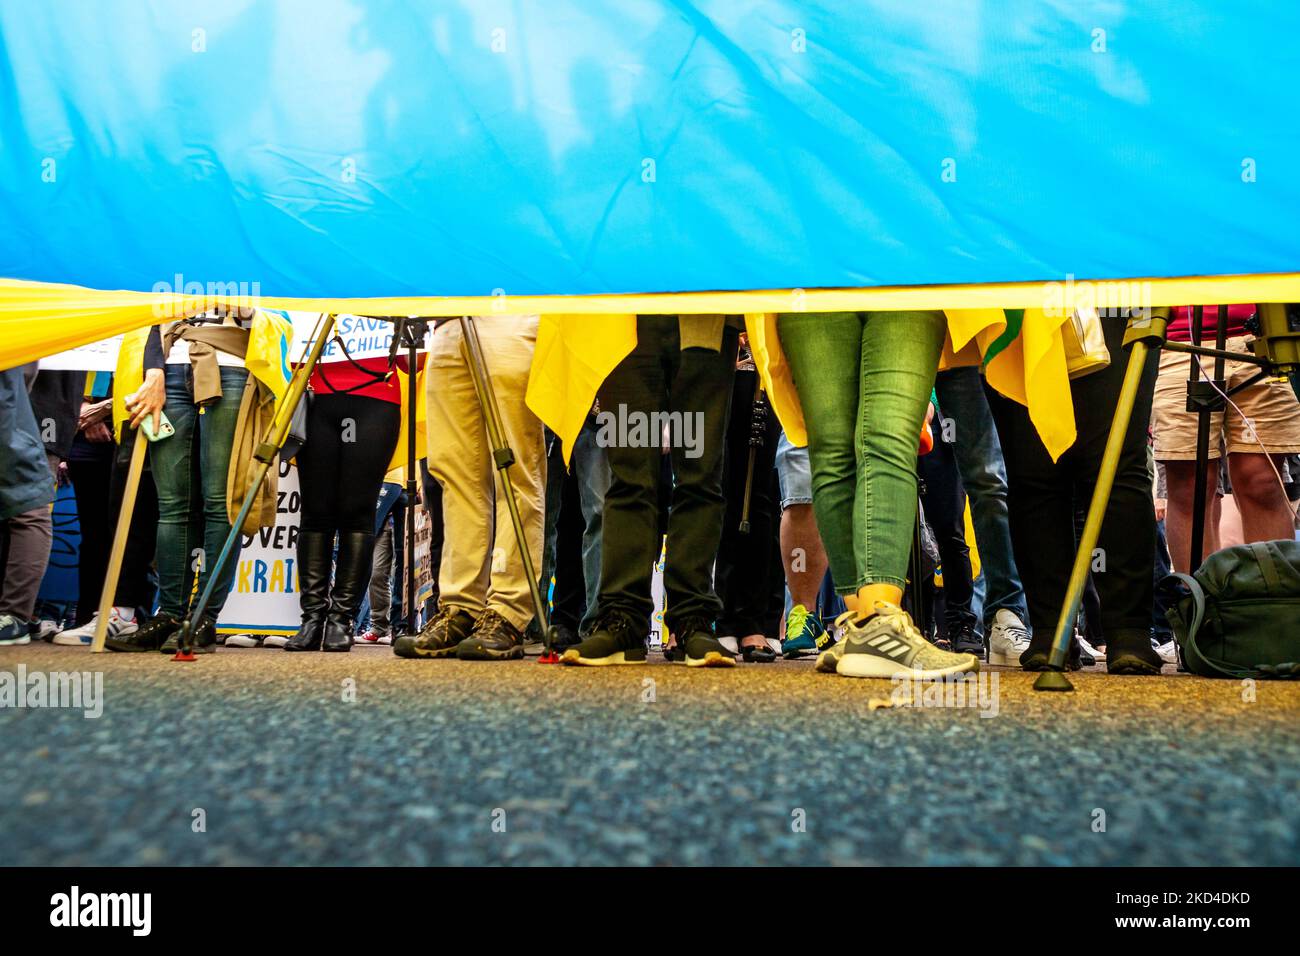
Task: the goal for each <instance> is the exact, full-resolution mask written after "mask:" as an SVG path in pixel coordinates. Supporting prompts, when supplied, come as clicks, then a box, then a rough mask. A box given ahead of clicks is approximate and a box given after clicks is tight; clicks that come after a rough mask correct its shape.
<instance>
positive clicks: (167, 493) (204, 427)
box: [149, 365, 248, 620]
mask: <svg viewBox="0 0 1300 956" xmlns="http://www.w3.org/2000/svg"><path fill="white" fill-rule="evenodd" d="M164 376H165V387H166V394H167V398H166V402H165V404H164V405H163V412H164V414H166V416H167V418H168V419H169V420H170V421H171V423H172V427H173V428H175V429H176V434H174V435H172V436H171V437H170V438H164V439H162V440H160V441H156V442H152V443H150V445H149V465H150V468H151V469H152V471H153V478H154V484H155V485H157V487H158V610H159V612H160V613H163V614H170V615H171V616H173V617H181V616H182V615H184V614H185V612H186V609H187V608H188V607H189V603H190V593H191V587H192V585H193V582H194V578H195V575H196V574H197V577H198V593H199V594H202V593H203V590H204V588H206V587H207V585H208V579H209V576H210V571H211V568H212V565H213V564H214V563H215V562H216V560H217V556H218V555H219V554H221V548H222V546H223V545H224V544H225V543H226V537H227V536H228V535H229V534H230V518H229V515H228V512H227V508H226V474H227V472H228V471H229V470H230V453H231V448H232V446H233V445H234V441H235V425H236V423H237V421H238V419H239V405H240V402H241V401H242V400H243V397H244V383H245V382H246V381H247V380H248V370H247V369H243V368H228V367H225V366H222V368H221V398H220V399H218V400H217V401H216V402H213V403H212V404H210V405H207V406H206V407H204V408H199V407H197V406H196V405H195V404H194V373H193V369H192V368H191V366H189V365H168V366H167V367H166V371H165V372H164ZM238 565H239V541H238V539H237V540H236V543H235V547H234V549H233V551H232V552H231V554H230V557H229V559H228V560H227V561H226V565H225V567H224V568H222V569H221V576H220V577H218V578H217V579H216V587H215V588H214V589H213V592H212V602H211V603H210V604H209V605H208V608H207V616H208V617H209V618H211V619H213V620H215V619H216V618H217V615H219V614H220V613H221V609H222V607H224V606H225V603H226V595H227V594H228V593H229V592H230V585H231V583H232V582H233V581H234V579H235V569H236V567H237V566H238Z"/></svg>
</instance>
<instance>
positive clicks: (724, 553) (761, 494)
mask: <svg viewBox="0 0 1300 956" xmlns="http://www.w3.org/2000/svg"><path fill="white" fill-rule="evenodd" d="M757 378H758V373H757V372H754V371H737V372H736V375H735V383H734V387H733V389H732V396H731V415H730V416H729V419H728V422H727V432H726V438H725V449H726V460H725V463H724V466H723V488H724V503H725V504H724V507H725V512H724V518H723V524H722V539H721V543H720V544H719V547H718V554H717V562H716V564H715V569H714V588H715V589H716V591H717V594H718V599H719V601H720V602H721V605H722V610H721V613H720V614H719V616H718V634H719V635H727V636H731V637H734V638H735V639H736V642H737V645H738V647H739V648H740V649H741V650H742V651H744V649H745V648H753V649H756V650H750V651H748V652H746V653H747V657H746V660H757V661H766V660H771V659H773V656H772V652H771V650H770V649H769V648H768V646H767V638H766V636H765V635H764V627H765V624H766V620H765V619H766V616H767V605H768V599H769V590H770V589H769V576H770V573H771V568H772V560H771V551H772V547H773V544H774V543H775V538H774V537H773V524H774V522H773V515H772V512H773V510H774V508H775V499H774V498H773V497H772V494H771V482H770V481H768V480H767V478H768V477H769V474H770V472H771V471H772V469H773V467H774V459H775V454H776V442H777V438H778V436H779V435H780V431H779V428H780V426H779V425H778V424H777V423H776V419H775V416H774V415H773V414H772V413H771V410H770V409H769V408H768V407H767V405H766V403H764V405H763V406H762V408H763V410H762V412H761V415H762V419H761V421H760V422H759V425H760V426H761V431H759V432H758V435H759V438H760V440H761V444H759V445H757V446H753V445H751V441H752V440H753V437H754V434H755V420H754V419H755V414H756V413H755V403H754V393H755V384H756V382H757ZM751 452H752V453H753V458H754V461H753V470H752V474H751V469H750V455H751ZM747 487H748V488H749V489H750V498H749V514H748V522H749V525H748V528H747V529H746V530H745V531H741V529H740V524H741V520H742V517H743V516H744V514H745V489H746V488H747Z"/></svg>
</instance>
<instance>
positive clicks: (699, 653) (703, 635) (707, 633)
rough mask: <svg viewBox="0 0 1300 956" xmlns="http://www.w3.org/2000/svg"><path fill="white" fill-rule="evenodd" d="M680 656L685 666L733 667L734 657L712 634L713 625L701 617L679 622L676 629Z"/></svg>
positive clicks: (734, 663) (734, 664)
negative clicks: (678, 626) (679, 624)
mask: <svg viewBox="0 0 1300 956" xmlns="http://www.w3.org/2000/svg"><path fill="white" fill-rule="evenodd" d="M677 646H678V647H679V648H680V649H681V650H680V657H684V658H685V660H686V666H687V667H735V666H736V657H735V655H734V654H732V653H731V651H729V650H727V649H726V647H724V646H723V644H722V642H721V641H719V640H718V639H717V638H716V637H715V636H714V635H713V626H712V625H711V624H710V623H709V622H708V621H705V620H703V619H702V618H692V619H688V620H685V621H683V622H682V623H681V628H680V629H679V630H678V631H677Z"/></svg>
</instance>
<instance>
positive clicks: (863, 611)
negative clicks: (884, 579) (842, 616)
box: [844, 584, 903, 621]
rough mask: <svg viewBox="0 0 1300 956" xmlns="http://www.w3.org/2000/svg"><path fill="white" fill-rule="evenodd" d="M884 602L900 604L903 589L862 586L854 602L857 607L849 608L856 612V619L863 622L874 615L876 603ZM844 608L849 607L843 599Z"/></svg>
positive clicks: (889, 585)
mask: <svg viewBox="0 0 1300 956" xmlns="http://www.w3.org/2000/svg"><path fill="white" fill-rule="evenodd" d="M877 601H884V602H886V603H887V604H902V603H903V589H902V588H900V587H897V586H895V585H893V584H864V585H863V586H862V587H860V588H858V593H857V597H856V599H855V602H856V604H857V607H854V608H850V609H851V610H854V611H856V612H857V615H856V616H857V619H858V620H859V621H865V620H866V619H867V618H869V617H871V615H873V614H875V613H876V602H877ZM844 604H845V606H846V607H848V606H849V599H848V598H845V599H844Z"/></svg>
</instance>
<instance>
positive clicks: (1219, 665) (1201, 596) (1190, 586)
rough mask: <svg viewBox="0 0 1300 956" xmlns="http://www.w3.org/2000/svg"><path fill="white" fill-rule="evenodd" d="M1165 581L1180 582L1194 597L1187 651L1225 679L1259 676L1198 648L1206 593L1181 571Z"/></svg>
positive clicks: (1198, 584)
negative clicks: (1197, 638) (1198, 636)
mask: <svg viewBox="0 0 1300 956" xmlns="http://www.w3.org/2000/svg"><path fill="white" fill-rule="evenodd" d="M1165 580H1166V581H1168V580H1177V581H1180V582H1181V583H1182V584H1183V585H1185V586H1186V587H1187V590H1188V591H1189V592H1191V595H1192V622H1191V624H1190V625H1189V626H1188V628H1187V636H1186V638H1184V640H1183V643H1184V644H1185V645H1186V648H1187V650H1190V651H1191V652H1192V653H1194V654H1195V655H1196V656H1197V657H1198V658H1200V659H1201V660H1203V661H1205V663H1206V664H1209V665H1210V666H1211V667H1213V668H1214V669H1215V670H1216V671H1218V672H1219V673H1220V674H1222V675H1223V676H1224V677H1232V678H1236V679H1241V678H1244V677H1255V676H1257V674H1258V673H1259V672H1258V670H1256V669H1254V668H1247V667H1238V666H1237V665H1235V664H1229V663H1228V662H1227V661H1220V660H1216V659H1214V658H1213V657H1210V656H1209V655H1207V654H1206V653H1205V652H1204V651H1202V650H1201V649H1200V648H1199V647H1197V646H1196V634H1197V632H1198V631H1199V630H1200V629H1201V625H1202V624H1204V623H1205V591H1204V590H1203V589H1202V588H1201V584H1200V582H1199V581H1197V580H1196V578H1194V577H1192V576H1191V575H1190V574H1183V573H1182V572H1180V571H1175V572H1174V573H1173V574H1171V575H1169V577H1167V578H1165ZM1184 656H1186V655H1184Z"/></svg>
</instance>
